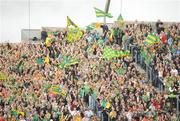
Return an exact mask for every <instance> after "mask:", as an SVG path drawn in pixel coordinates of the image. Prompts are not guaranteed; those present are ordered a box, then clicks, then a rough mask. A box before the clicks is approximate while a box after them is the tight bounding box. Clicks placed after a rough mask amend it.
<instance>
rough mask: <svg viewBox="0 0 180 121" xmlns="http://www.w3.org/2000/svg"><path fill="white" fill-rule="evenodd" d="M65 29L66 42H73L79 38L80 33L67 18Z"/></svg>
mask: <svg viewBox="0 0 180 121" xmlns="http://www.w3.org/2000/svg"><path fill="white" fill-rule="evenodd" d="M67 28H68V42H75V41H77V40H79V39H80V38H81V36H82V31H81V30H80V28H79V27H78V26H77V25H76V24H75V23H74V22H73V21H72V20H71V19H70V18H69V17H67Z"/></svg>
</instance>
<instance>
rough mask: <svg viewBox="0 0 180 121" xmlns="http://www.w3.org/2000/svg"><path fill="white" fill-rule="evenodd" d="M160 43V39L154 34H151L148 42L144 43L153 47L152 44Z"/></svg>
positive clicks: (147, 39)
mask: <svg viewBox="0 0 180 121" xmlns="http://www.w3.org/2000/svg"><path fill="white" fill-rule="evenodd" d="M159 42H160V39H159V38H158V37H157V36H155V35H152V34H149V35H148V36H147V38H146V40H145V41H144V43H145V44H146V45H152V44H157V43H159Z"/></svg>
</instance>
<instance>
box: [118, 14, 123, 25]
mask: <svg viewBox="0 0 180 121" xmlns="http://www.w3.org/2000/svg"><path fill="white" fill-rule="evenodd" d="M117 22H118V24H119V25H123V24H124V19H123V17H122V15H121V14H120V15H119V16H118V18H117Z"/></svg>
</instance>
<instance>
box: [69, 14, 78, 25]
mask: <svg viewBox="0 0 180 121" xmlns="http://www.w3.org/2000/svg"><path fill="white" fill-rule="evenodd" d="M71 25H72V26H74V27H78V26H77V25H76V24H75V23H74V22H73V21H72V20H71V19H70V18H69V17H68V16H67V26H71Z"/></svg>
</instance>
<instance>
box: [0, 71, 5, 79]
mask: <svg viewBox="0 0 180 121" xmlns="http://www.w3.org/2000/svg"><path fill="white" fill-rule="evenodd" d="M6 79H7V76H6V74H5V73H3V72H1V71H0V80H6Z"/></svg>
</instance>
